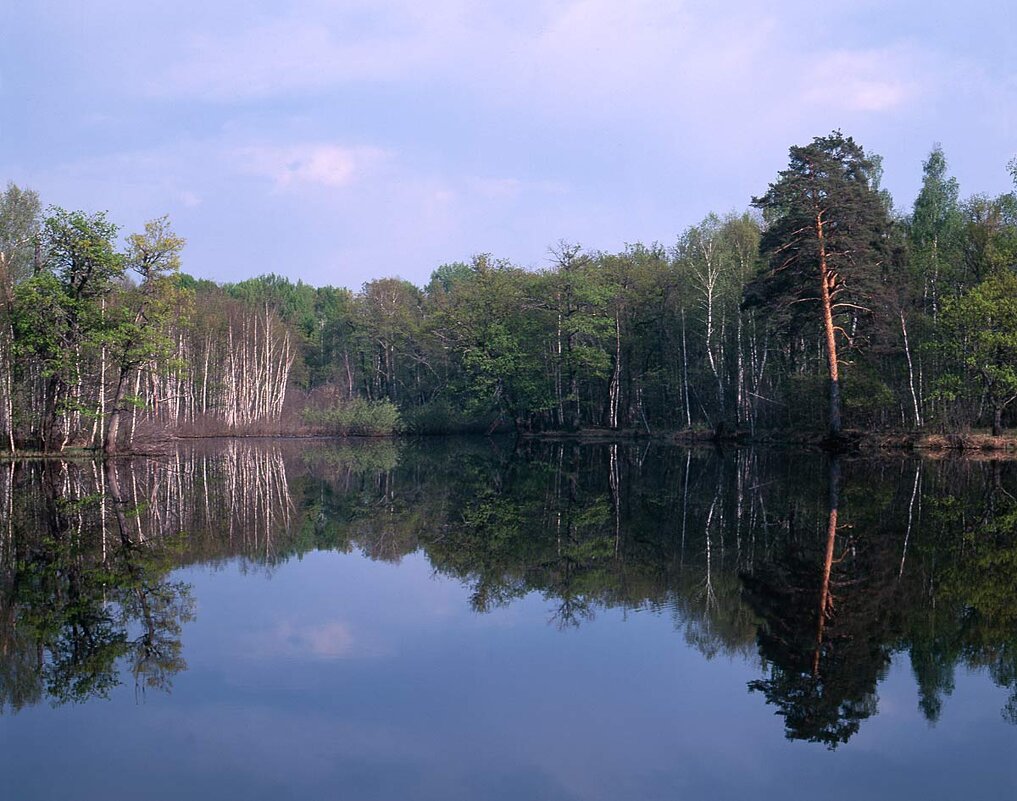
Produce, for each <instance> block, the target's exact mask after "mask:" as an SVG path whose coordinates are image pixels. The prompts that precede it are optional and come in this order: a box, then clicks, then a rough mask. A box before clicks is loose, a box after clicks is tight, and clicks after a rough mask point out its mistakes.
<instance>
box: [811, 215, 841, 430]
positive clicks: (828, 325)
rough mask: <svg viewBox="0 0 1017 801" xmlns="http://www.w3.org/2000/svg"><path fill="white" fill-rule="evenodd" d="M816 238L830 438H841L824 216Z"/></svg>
mask: <svg viewBox="0 0 1017 801" xmlns="http://www.w3.org/2000/svg"><path fill="white" fill-rule="evenodd" d="M816 236H817V238H818V240H819V283H820V290H819V292H820V300H821V302H822V304H823V332H824V334H825V339H826V359H827V362H828V364H829V369H830V436H831V437H832V438H834V439H836V438H837V437H839V436H840V433H841V421H840V370H839V369H838V363H837V335H836V331H835V329H834V325H833V300H832V298H831V295H830V292H831V290H832V289H833V286H834V284H835V283H836V276H835V275H834V274H833V272H832V271H831V270H830V266H829V264H828V263H827V260H826V239H825V237H824V234H823V215H822V213H819V214H817V215H816Z"/></svg>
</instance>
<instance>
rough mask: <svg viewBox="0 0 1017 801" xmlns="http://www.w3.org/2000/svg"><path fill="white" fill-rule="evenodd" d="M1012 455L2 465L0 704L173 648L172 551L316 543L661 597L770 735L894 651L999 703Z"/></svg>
mask: <svg viewBox="0 0 1017 801" xmlns="http://www.w3.org/2000/svg"><path fill="white" fill-rule="evenodd" d="M1015 482H1017V471H1015V465H1014V464H1013V463H1008V462H999V461H981V460H955V459H948V460H942V461H929V460H925V461H922V460H918V459H908V458H893V459H887V458H868V457H864V458H863V457H840V458H837V459H833V460H831V459H828V458H827V457H825V456H823V455H820V454H811V453H801V452H781V451H775V450H770V451H767V450H747V449H746V450H733V451H730V452H723V453H721V452H717V451H712V450H691V451H690V450H683V449H679V448H672V447H668V446H665V445H662V444H646V443H641V444H596V445H582V444H577V443H574V442H567V443H561V442H558V443H555V442H536V441H521V442H512V441H504V442H503V441H495V440H483V441H480V440H473V441H470V440H445V439H436V440H432V441H426V442H423V443H417V444H415V443H396V442H391V441H383V442H374V443H372V442H356V443H348V444H336V443H324V442H306V441H305V442H289V443H287V442H274V443H269V444H259V443H257V442H254V441H244V440H231V441H227V442H224V443H217V444H213V445H208V446H203V447H201V448H193V449H182V450H180V451H179V452H177V453H175V454H173V455H171V456H169V457H166V458H160V459H145V460H135V461H109V462H106V463H100V462H95V463H93V462H89V461H74V462H59V461H26V462H13V463H6V464H3V465H0V504H2V526H0V711H4V712H7V711H17V710H18V709H20V708H22V707H25V706H27V705H31V704H35V703H38V702H40V701H42V700H44V699H47V700H49V701H50V702H52V703H55V704H60V703H66V702H78V701H83V700H86V699H89V698H93V697H104V696H106V695H107V694H108V693H109V692H110V691H111V689H112V688H113V687H115V686H117V685H119V684H121V683H126V682H133V684H134V686H135V687H136V688H137V691H138V692H144V691H146V690H149V689H159V690H168V689H169V688H170V686H171V681H172V677H173V675H174V674H175V673H177V672H179V671H180V670H183V669H185V667H186V664H185V662H184V658H183V652H184V647H183V645H182V639H185V633H184V628H185V624H186V623H187V622H188V621H189V620H190V619H191V618H192V617H193V615H194V601H193V599H192V597H191V593H190V588H189V587H188V586H187V584H186V583H184V582H182V581H179V580H176V579H175V578H174V572H173V571H174V569H175V568H179V567H183V566H187V565H194V564H216V563H221V562H225V561H227V560H229V561H239V562H240V563H241V564H242V566H243V567H245V568H248V569H272V567H273V566H274V565H276V564H279V563H281V562H283V561H285V560H286V559H288V558H289V557H291V556H293V555H298V554H301V553H305V552H308V551H311V550H339V551H342V552H351V551H358V552H360V553H362V554H363V555H364V556H366V557H368V558H370V559H377V560H388V561H395V560H399V559H400V558H401V557H403V556H405V555H408V554H410V553H414V552H418V551H420V552H423V553H424V554H425V555H426V557H427V559H428V560H429V561H430V563H431V565H432V566H433V568H434V570H435V572H436V573H437V574H439V575H441V576H445V577H448V578H450V579H453V580H456V581H459V582H462V583H463V584H464V585H466V586H467V587H468V588H469V597H470V603H471V605H472V607H473V609H474V610H475V611H476V612H478V613H484V612H486V611H488V610H491V609H493V608H495V607H497V606H501V605H505V604H509V603H511V602H512V601H513V600H514V599H517V598H520V597H522V596H524V595H527V594H529V593H539V594H540V595H541V596H542V597H543V598H545V599H546V601H547V604H548V609H549V618H550V620H551V623H552V624H553V625H555V626H558V627H561V628H570V627H574V626H579V625H582V624H583V622H584V621H587V620H590V619H592V618H593V617H594V616H595V615H596V614H597V612H598V611H600V610H605V609H615V608H621V609H624V610H628V611H635V610H643V611H647V612H651V613H656V614H662V615H668V616H670V617H671V619H672V620H673V622H674V628H675V630H676V631H677V632H679V633H680V634H681V636H683V637H684V638H685V640H686V641H687V642H688V643H689V644H690V645H691V646H693V647H695V648H696V649H697V650H698V651H700V652H701V653H702V654H703V655H704V656H705V657H706V658H712V657H714V656H716V655H718V654H727V655H737V656H739V657H741V658H744V659H747V660H749V661H751V662H752V663H753V664H755V665H756V666H757V669H758V674H759V678H758V679H756V680H754V681H752V682H751V683H750V685H749V688H748V689H749V691H750V692H753V693H758V694H759V695H760V697H761V699H764V700H765V702H766V703H767V704H770V705H772V706H773V708H774V709H775V711H776V712H777V713H778V714H779V715H780V716H782V718H783V720H784V727H785V733H786V735H787V737H788V738H791V739H802V740H809V741H813V742H820V743H825V744H826V745H828V746H831V747H834V746H836V745H838V744H840V743H843V742H846V741H847V740H848V739H849V738H850V737H851V736H852V735H853V734H854V733H855V732H857V731H858V729H859V727H860V726H861V724H862V722H863V721H864V720H865V719H866V718H869V717H871V716H872V715H874V714H875V713H876V711H877V707H878V687H879V684H880V681H881V680H882V679H883V678H884V677H885V676H886V674H887V671H888V668H889V666H890V663H891V660H892V659H893V658H894V657H897V656H899V657H901V658H904V659H907V660H909V661H910V665H911V668H912V671H913V674H914V678H915V681H916V684H917V697H918V703H919V706H920V708H921V710H922V712H923V714H924V715H925V716H926V718H927V719H928V720H929V721H932V722H935V721H936V720H937V719H938V717H939V715H940V711H941V709H942V706H943V704H944V701H945V699H946V698H947V697H948V696H949V695H950V693H951V691H952V689H953V676H954V673H955V671H956V670H958V669H959V668H975V669H982V670H985V671H987V672H988V674H989V675H990V676H991V677H992V679H993V680H994V681H995V682H996V683H997V684H999V685H1000V686H1003V687H1007V688H1009V689H1010V692H1011V697H1010V701H1009V703H1008V704H1007V706H1006V708H1005V709H1004V710H1003V715H1004V717H1006V718H1007V719H1009V720H1011V721H1013V720H1017V592H1015V589H1017V587H1015V585H1017V498H1015V494H1017V487H1015Z"/></svg>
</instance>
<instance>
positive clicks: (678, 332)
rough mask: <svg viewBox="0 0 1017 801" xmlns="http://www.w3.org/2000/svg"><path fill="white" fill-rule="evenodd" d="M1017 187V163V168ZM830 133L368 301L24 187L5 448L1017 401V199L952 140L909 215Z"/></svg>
mask: <svg viewBox="0 0 1017 801" xmlns="http://www.w3.org/2000/svg"><path fill="white" fill-rule="evenodd" d="M1011 169H1012V170H1013V171H1014V174H1015V180H1017V163H1012V164H1011ZM880 174H881V168H880V160H879V159H878V158H877V157H873V156H870V155H868V154H866V153H865V151H864V150H863V149H862V148H861V147H860V146H859V145H857V143H855V142H854V141H853V140H852V139H850V138H849V137H844V136H842V135H841V134H840V133H838V132H835V133H833V134H831V135H830V136H826V137H820V138H817V139H815V140H814V141H813V142H812V143H810V144H809V145H806V146H803V147H794V148H791V151H790V160H789V164H788V168H787V169H786V170H784V171H782V172H781V173H780V174H779V175H778V176H777V178H776V180H775V181H774V183H773V184H771V186H770V187H769V189H768V190H767V191H766V192H765V193H763V194H762V195H761V196H760V197H758V198H755V199H753V210H752V211H750V212H746V213H743V214H734V213H732V214H728V215H725V216H718V215H715V214H711V215H709V216H707V217H706V218H705V219H704V220H703V221H702V222H700V223H699V224H697V225H694V226H691V227H690V228H688V229H687V230H686V231H685V232H684V233H683V234H682V235H681V236H680V237H679V238H678V240H677V241H676V242H675V243H673V244H671V245H668V246H665V245H662V244H656V243H655V244H651V245H645V244H634V245H630V246H628V247H626V248H625V249H624V250H623V251H622V252H620V253H602V252H591V251H586V250H583V249H582V248H581V247H580V246H578V245H575V244H570V243H566V242H561V243H559V244H558V245H556V246H555V247H553V248H552V249H551V259H550V263H549V264H548V266H547V267H545V268H543V269H539V270H527V269H523V268H521V267H519V266H516V265H513V264H511V263H509V262H507V261H504V260H501V259H498V258H495V257H494V256H492V255H489V254H482V255H478V256H475V257H474V258H473V259H471V260H470V261H469V262H456V263H451V264H445V265H442V266H440V267H438V268H437V269H436V270H435V271H434V272H433V274H432V276H431V279H430V281H429V282H428V283H427V285H426V286H424V287H417V286H415V285H413V284H412V283H410V282H408V281H404V280H402V279H399V278H382V279H378V280H375V281H371V282H369V283H367V284H365V285H364V286H363V288H362V289H361V291H360V292H357V293H354V292H351V291H349V290H346V289H342V288H336V287H319V288H315V287H312V286H309V285H307V284H305V283H303V282H300V281H297V282H295V283H294V282H292V281H290V280H288V279H286V278H282V277H279V276H276V275H267V276H262V277H259V278H252V279H250V280H247V281H243V282H240V283H236V284H226V285H221V286H220V285H216V284H214V283H212V282H208V281H200V280H195V279H192V278H190V277H188V276H186V275H183V274H181V273H180V272H179V254H180V251H181V248H182V246H183V241H182V240H181V239H180V238H178V237H176V236H175V235H174V234H173V232H172V231H171V230H170V228H169V226H168V224H167V222H166V221H165V220H160V221H155V222H153V223H151V224H149V226H147V227H146V229H145V232H144V233H142V234H137V235H134V236H131V237H128V238H127V244H126V248H125V249H123V250H118V249H117V245H116V241H117V231H116V229H115V227H114V226H112V225H111V224H110V223H109V222H108V220H107V219H106V217H105V215H86V214H82V213H68V212H64V211H62V210H59V209H56V210H51V211H50V212H49V214H48V215H46V216H45V217H43V215H42V213H41V211H40V208H39V203H38V198H37V197H36V196H35V195H34V194H33V193H31V192H25V191H21V190H19V189H17V188H16V187H13V186H11V187H9V188H8V190H7V192H6V193H5V195H4V196H3V208H2V210H0V214H2V224H0V227H2V232H0V237H2V241H0V250H2V259H3V261H2V264H0V266H2V268H3V271H2V278H3V288H4V289H3V295H4V297H3V300H4V303H3V306H4V308H3V310H2V312H0V314H2V315H3V320H2V325H0V365H2V368H3V369H2V370H0V374H2V375H0V396H2V398H0V399H2V401H3V402H2V404H0V405H2V406H3V408H2V410H0V418H2V419H0V422H2V424H3V429H4V433H5V438H6V441H7V444H8V446H9V447H12V448H13V447H16V446H18V445H22V446H26V447H38V448H42V449H45V450H56V449H60V448H62V447H64V446H66V445H68V444H80V445H89V444H90V445H94V446H99V447H105V448H106V449H108V450H114V449H116V448H117V447H123V446H124V443H126V442H128V441H131V440H132V438H133V437H134V436H135V435H136V433H137V432H142V433H148V434H151V433H157V432H164V431H167V430H172V431H176V432H183V433H188V432H189V433H227V432H242V431H248V432H251V431H258V432H262V433H272V432H279V431H286V432H292V433H297V432H318V433H378V432H391V431H394V430H409V431H412V432H417V433H432V432H434V433H436V432H451V431H479V432H489V431H494V430H497V429H515V430H522V431H532V432H539V431H563V430H569V431H575V430H580V429H584V428H606V429H614V430H629V431H633V430H640V431H644V432H647V433H649V432H659V431H669V430H677V429H695V428H702V429H709V430H713V431H716V432H720V433H722V434H724V433H731V434H734V433H736V432H744V433H749V434H758V433H759V432H762V431H774V430H777V431H788V430H795V431H816V430H818V431H821V430H823V429H824V428H827V429H829V431H830V433H832V434H834V435H839V434H840V433H841V429H842V427H848V428H856V429H859V428H864V429H870V430H871V429H906V430H918V429H924V430H932V431H941V430H951V431H955V430H965V429H970V428H973V427H978V426H991V427H992V428H993V430H994V433H1000V432H1001V430H1002V428H1003V427H1004V426H1005V425H1006V424H1008V423H1009V422H1011V418H1012V416H1013V414H1014V412H1013V409H1014V408H1015V406H1014V404H1013V401H1014V400H1015V399H1017V272H1015V271H1017V195H1015V193H1006V194H1003V195H1000V196H998V197H990V196H986V195H975V196H971V197H969V198H966V199H962V198H961V196H960V191H959V187H958V185H957V181H956V180H955V179H953V178H952V177H950V175H949V173H948V170H947V164H946V159H945V157H944V154H943V152H942V150H941V149H939V148H938V147H937V148H936V149H934V150H933V151H932V153H931V154H930V156H929V158H928V159H927V161H926V162H925V164H924V176H923V183H922V189H921V192H920V193H919V196H918V198H917V200H916V202H915V204H914V207H913V209H912V210H911V211H910V212H909V213H902V212H900V211H898V210H895V208H894V206H893V203H892V199H891V198H890V197H889V195H888V194H887V193H886V192H885V191H884V190H882V189H881V188H880Z"/></svg>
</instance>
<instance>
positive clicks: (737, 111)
mask: <svg viewBox="0 0 1017 801" xmlns="http://www.w3.org/2000/svg"><path fill="white" fill-rule="evenodd" d="M2 6H3V9H2V10H0V45H2V46H0V181H3V182H4V183H6V182H7V181H13V182H15V183H17V184H18V185H19V186H22V187H28V188H32V189H35V190H36V191H38V192H39V193H40V195H41V197H42V200H43V202H44V203H52V204H56V205H59V206H63V207H65V208H81V209H85V210H89V211H97V210H107V211H109V213H110V215H111V217H112V218H113V219H114V220H115V221H116V222H118V223H119V224H120V225H122V226H123V227H124V229H125V231H132V230H138V229H140V228H141V226H142V225H143V224H144V222H145V221H146V220H148V219H152V218H154V217H159V216H162V215H164V214H166V215H169V216H170V218H171V220H172V222H173V225H174V228H175V229H176V231H177V232H178V233H179V234H180V235H182V236H184V237H185V238H186V239H187V243H188V244H187V248H186V250H185V253H184V269H185V271H187V272H189V273H191V274H193V275H196V276H200V277H203V278H212V279H215V280H218V281H234V280H240V279H243V278H245V277H249V276H253V275H259V274H263V273H269V272H273V273H278V274H282V275H286V276H289V277H290V278H293V279H297V278H299V279H302V280H304V281H306V282H308V283H312V284H315V285H322V284H334V285H340V286H347V287H350V288H352V289H358V288H359V287H360V286H361V285H362V284H363V283H364V282H365V281H369V280H371V279H372V278H379V277H383V276H391V275H399V276H401V277H403V278H406V279H408V280H410V281H413V282H414V283H417V284H423V283H426V281H427V279H428V276H429V275H430V273H431V271H432V270H433V269H434V268H435V267H436V266H438V265H439V264H442V263H444V262H450V261H461V260H467V259H468V258H469V257H470V256H471V255H473V254H476V253H492V254H494V255H495V256H496V257H499V258H506V259H509V260H511V261H512V262H514V263H516V264H520V265H522V266H526V267H532V268H539V267H542V266H545V265H546V264H547V263H548V259H549V254H548V249H549V247H551V246H553V245H554V244H555V243H556V242H558V241H560V240H566V241H568V242H574V243H579V244H581V245H583V246H584V247H586V248H589V249H595V250H608V251H617V250H620V249H622V248H624V247H625V245H626V244H627V243H634V242H646V243H649V242H661V243H663V244H665V245H668V244H671V243H673V242H674V241H675V239H676V238H677V236H678V235H679V234H680V233H681V232H682V230H684V229H685V228H686V227H688V226H689V225H692V224H695V223H696V222H698V221H700V220H701V219H702V218H703V217H705V216H706V215H707V214H708V213H710V212H711V211H713V212H717V213H721V214H723V213H725V212H728V211H742V210H744V209H745V208H746V207H747V206H748V204H749V202H750V200H751V198H752V196H753V195H758V194H762V193H763V192H764V191H765V190H766V187H767V185H768V184H769V183H770V182H771V181H772V180H773V179H774V178H775V176H776V173H777V171H778V170H779V169H781V168H782V167H783V166H785V165H786V163H787V150H788V147H789V146H791V145H795V144H805V143H807V142H809V141H810V140H811V139H812V138H813V137H815V136H821V135H824V134H826V133H829V132H830V131H831V130H833V129H840V130H842V131H843V132H844V133H845V134H850V135H852V136H853V137H854V138H855V139H856V140H858V141H859V142H860V143H861V144H862V145H863V146H864V147H865V148H866V149H867V150H868V151H869V152H872V153H878V154H881V155H882V156H883V158H884V167H885V177H884V186H885V187H886V188H888V189H889V190H890V191H891V192H892V193H893V195H894V198H895V201H896V203H897V205H898V206H899V207H900V208H901V209H903V210H907V209H909V208H910V207H911V204H912V203H913V201H914V197H915V195H916V193H917V191H918V188H919V185H920V181H921V168H922V161H923V160H924V159H925V158H926V157H927V155H928V152H929V150H930V149H931V148H932V146H933V145H934V143H936V142H939V143H941V144H942V146H943V148H944V150H945V152H946V156H947V159H948V161H949V165H950V170H951V172H952V173H953V174H954V175H956V176H957V178H958V179H959V181H960V184H961V192H962V194H964V195H969V194H975V193H989V194H997V193H1000V192H1004V191H1008V190H1009V189H1011V188H1012V182H1011V179H1010V177H1009V175H1008V173H1007V170H1006V164H1007V162H1008V161H1009V160H1010V159H1011V158H1013V157H1014V156H1015V155H1017V45H1015V43H1017V3H1015V2H1013V1H1012V0H965V2H960V3H958V2H956V0H950V1H949V2H944V1H942V0H882V1H880V2H877V1H876V0H847V1H846V2H842V3H840V4H831V3H820V4H817V3H815V2H804V1H799V0H786V2H785V1H784V0H729V1H728V2H723V1H721V0H714V1H713V2H707V0H673V1H672V2H665V0H657V1H656V2H651V1H650V0H625V2H619V0H560V1H555V0H532V2H531V1H528V0H517V1H516V2H511V3H510V2H504V0H494V1H493V2H488V0H472V1H468V0H429V2H413V1H411V0H293V2H282V1H281V0H243V2H240V0H205V2H193V1H192V0H172V1H169V0H145V1H144V2H138V0H87V2H83V1H82V0H18V1H17V2H15V1H14V0H11V2H6V3H3V4H2Z"/></svg>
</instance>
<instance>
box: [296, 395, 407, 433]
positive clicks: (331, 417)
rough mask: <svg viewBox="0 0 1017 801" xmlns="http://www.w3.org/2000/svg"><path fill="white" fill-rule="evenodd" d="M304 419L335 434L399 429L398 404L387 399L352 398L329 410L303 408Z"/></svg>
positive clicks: (400, 429)
mask: <svg viewBox="0 0 1017 801" xmlns="http://www.w3.org/2000/svg"><path fill="white" fill-rule="evenodd" d="M303 416H304V421H305V422H306V423H307V424H309V425H311V426H314V427H320V428H322V429H324V430H326V431H328V433H330V434H335V435H338V436H343V437H345V436H385V435H389V434H398V433H399V432H400V431H402V430H403V423H402V418H401V417H400V414H399V407H398V406H396V405H395V404H394V403H392V402H390V401H368V400H364V399H363V398H353V399H351V400H349V401H346V402H344V403H341V404H339V405H337V406H334V407H332V408H330V409H305V410H304V413H303Z"/></svg>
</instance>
